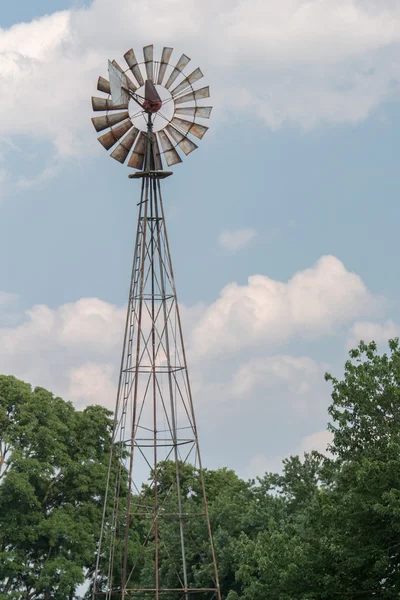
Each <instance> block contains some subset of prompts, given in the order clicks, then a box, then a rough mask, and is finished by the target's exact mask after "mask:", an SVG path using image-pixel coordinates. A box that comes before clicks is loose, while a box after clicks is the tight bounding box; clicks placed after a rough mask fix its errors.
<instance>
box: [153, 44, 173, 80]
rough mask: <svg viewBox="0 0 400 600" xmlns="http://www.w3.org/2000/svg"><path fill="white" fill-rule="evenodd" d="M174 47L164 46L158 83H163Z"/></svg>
mask: <svg viewBox="0 0 400 600" xmlns="http://www.w3.org/2000/svg"><path fill="white" fill-rule="evenodd" d="M172 51H173V48H168V47H165V48H163V51H162V54H161V61H160V70H159V71H158V77H157V84H158V85H162V82H163V80H164V77H165V72H166V70H167V67H168V64H169V59H170V58H171V54H172Z"/></svg>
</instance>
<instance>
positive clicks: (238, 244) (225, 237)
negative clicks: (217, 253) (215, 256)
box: [218, 228, 258, 252]
mask: <svg viewBox="0 0 400 600" xmlns="http://www.w3.org/2000/svg"><path fill="white" fill-rule="evenodd" d="M257 235H258V234H257V231H256V230H255V229H251V228H244V229H226V230H224V231H222V232H221V233H220V235H219V237H218V243H219V245H220V246H221V247H222V248H224V249H225V250H229V251H230V252H236V251H237V250H242V248H246V246H248V245H249V244H250V242H251V241H252V240H254V238H255V237H257Z"/></svg>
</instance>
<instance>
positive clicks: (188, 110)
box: [175, 106, 212, 119]
mask: <svg viewBox="0 0 400 600" xmlns="http://www.w3.org/2000/svg"><path fill="white" fill-rule="evenodd" d="M211 111H212V106H188V107H181V108H176V109H175V114H176V115H187V116H189V117H201V118H202V119H209V118H210V115H211Z"/></svg>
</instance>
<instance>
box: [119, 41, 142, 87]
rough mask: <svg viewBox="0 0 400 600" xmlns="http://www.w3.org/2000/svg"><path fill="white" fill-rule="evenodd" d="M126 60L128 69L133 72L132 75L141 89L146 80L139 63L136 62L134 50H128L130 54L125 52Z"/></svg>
mask: <svg viewBox="0 0 400 600" xmlns="http://www.w3.org/2000/svg"><path fill="white" fill-rule="evenodd" d="M124 58H125V60H126V62H127V64H128V67H129V68H130V70H131V73H132V75H133V76H134V78H135V79H136V81H137V82H138V85H139V87H141V86H142V85H144V80H143V76H142V72H141V70H140V67H139V65H138V62H137V60H136V56H135V53H134V51H133V50H132V48H131V49H130V50H128V52H125V54H124Z"/></svg>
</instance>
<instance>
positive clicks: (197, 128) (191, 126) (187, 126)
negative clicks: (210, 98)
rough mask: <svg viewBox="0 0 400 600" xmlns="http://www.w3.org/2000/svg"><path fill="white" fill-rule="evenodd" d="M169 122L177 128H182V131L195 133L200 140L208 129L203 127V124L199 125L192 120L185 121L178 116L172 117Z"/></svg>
mask: <svg viewBox="0 0 400 600" xmlns="http://www.w3.org/2000/svg"><path fill="white" fill-rule="evenodd" d="M171 123H172V124H173V125H175V126H176V127H177V128H178V130H179V129H183V131H186V132H187V133H190V134H192V135H195V136H196V137H197V138H199V139H200V140H201V138H202V137H203V135H204V134H205V133H206V132H207V131H208V127H205V126H204V125H199V124H198V123H193V122H192V121H186V120H185V119H180V118H179V117H174V118H173V119H172V121H171Z"/></svg>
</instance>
